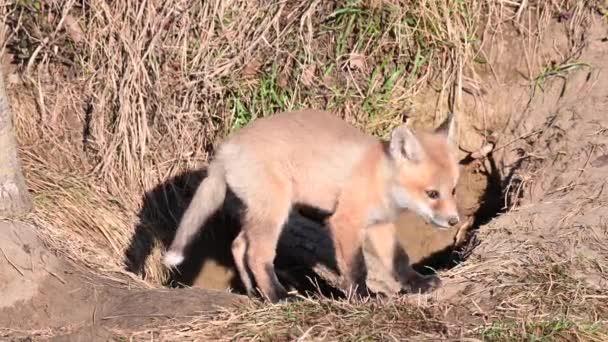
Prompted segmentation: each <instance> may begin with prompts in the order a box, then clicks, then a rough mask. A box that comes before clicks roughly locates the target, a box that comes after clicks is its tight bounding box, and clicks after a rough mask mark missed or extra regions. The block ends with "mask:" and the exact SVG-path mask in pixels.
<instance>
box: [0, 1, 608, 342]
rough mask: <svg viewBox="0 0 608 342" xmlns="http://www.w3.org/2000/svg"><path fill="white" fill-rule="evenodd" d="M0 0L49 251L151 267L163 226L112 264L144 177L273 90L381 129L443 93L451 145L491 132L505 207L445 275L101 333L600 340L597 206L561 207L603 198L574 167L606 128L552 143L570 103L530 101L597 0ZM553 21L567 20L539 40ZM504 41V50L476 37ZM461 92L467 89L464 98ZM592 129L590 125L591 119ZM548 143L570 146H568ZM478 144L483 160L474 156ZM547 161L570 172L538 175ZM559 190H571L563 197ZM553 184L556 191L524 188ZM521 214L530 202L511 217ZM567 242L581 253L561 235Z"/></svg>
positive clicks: (178, 164) (602, 231) (269, 102)
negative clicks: (350, 295)
mask: <svg viewBox="0 0 608 342" xmlns="http://www.w3.org/2000/svg"><path fill="white" fill-rule="evenodd" d="M602 6H603V7H602ZM0 8H1V11H2V13H1V15H2V17H3V18H4V22H6V23H7V24H8V25H7V27H6V28H4V29H5V30H4V31H3V33H2V45H1V46H2V47H3V49H4V52H8V53H10V55H11V56H12V57H13V60H12V62H13V65H12V66H11V70H12V71H13V73H12V74H11V75H10V76H9V77H8V80H9V82H8V84H7V87H8V88H9V89H8V91H9V93H10V94H9V95H10V97H11V101H12V105H13V109H14V111H15V114H16V117H15V124H16V128H17V131H18V138H19V141H20V144H21V146H22V157H23V162H24V167H25V174H26V178H27V181H28V185H29V187H30V189H31V190H32V192H33V193H34V201H35V207H36V213H35V215H33V216H31V217H29V219H31V220H33V221H35V222H36V224H37V226H38V227H40V233H41V235H42V236H43V237H44V239H45V241H46V242H47V243H49V244H50V246H52V247H53V249H54V250H56V251H58V252H60V253H61V254H64V255H66V256H68V257H69V258H71V259H72V260H74V261H77V262H78V263H82V264H84V265H86V266H88V267H89V268H90V269H91V270H92V271H93V272H95V273H97V274H99V275H102V276H103V277H107V278H112V279H115V280H119V281H120V282H122V283H123V284H128V285H129V286H131V287H158V286H160V285H161V284H163V283H164V282H165V281H166V280H167V273H166V270H164V269H163V268H162V267H160V265H159V261H158V260H159V255H160V252H161V248H160V246H161V244H162V243H161V241H150V243H151V244H154V245H155V248H153V249H152V253H153V255H152V257H150V258H148V261H147V263H146V264H145V272H144V274H145V279H143V280H141V279H138V278H137V277H136V276H135V275H133V274H131V273H129V272H126V271H125V265H124V254H125V250H126V249H127V247H128V246H129V243H130V240H131V236H132V235H133V232H134V227H136V226H137V223H138V222H137V221H138V217H137V214H138V212H139V211H140V210H141V206H142V200H141V199H142V194H144V193H145V192H147V191H150V190H152V189H153V188H154V187H155V186H157V185H158V184H159V183H162V182H163V181H164V180H166V179H168V178H171V177H173V176H175V175H178V174H180V173H181V172H183V171H184V170H188V169H190V168H193V167H198V166H200V164H201V163H202V162H204V161H205V160H206V159H207V158H208V157H209V155H210V153H211V152H212V149H213V143H214V142H215V141H216V140H217V139H219V138H220V137H222V136H223V135H225V134H227V133H228V132H230V131H231V130H233V129H236V128H238V127H241V126H242V125H244V124H246V123H247V122H249V121H250V120H253V119H255V118H256V117H260V116H264V115H270V114H272V113H274V112H277V111H282V110H290V109H297V108H302V107H317V108H326V109H331V110H335V111H336V112H337V113H338V114H339V115H341V116H343V117H344V118H346V119H347V120H349V121H351V122H354V123H355V124H357V125H359V126H361V127H363V128H365V129H366V130H368V131H370V132H373V133H375V134H378V135H383V134H385V133H386V132H387V130H388V129H389V128H390V127H392V125H394V124H396V123H398V122H400V121H401V120H403V116H404V114H405V113H406V110H407V112H408V113H407V115H409V116H411V117H412V118H413V120H414V122H415V123H416V124H430V123H434V122H438V121H440V119H441V118H442V116H443V115H444V110H445V108H446V107H449V108H451V109H454V110H457V111H458V112H459V113H461V114H460V115H461V116H462V118H463V119H464V121H465V123H466V124H465V125H464V128H463V132H462V133H461V134H462V135H466V136H465V137H464V139H465V140H464V142H463V146H462V147H463V149H464V150H466V151H468V152H476V151H478V149H483V146H484V143H487V142H488V141H490V142H491V143H492V144H495V150H496V153H495V155H494V156H492V157H493V158H494V159H497V160H498V161H497V164H498V165H497V168H498V169H499V175H498V177H499V178H500V179H499V181H501V182H504V184H501V185H502V186H504V188H505V189H506V190H507V195H506V196H505V199H506V201H507V202H506V203H505V206H506V207H507V208H508V209H511V210H518V212H517V215H513V216H509V215H505V216H502V217H500V218H499V219H498V220H496V221H495V222H493V223H492V224H491V225H486V226H483V227H482V229H481V230H480V233H479V235H478V239H477V240H472V241H471V248H469V249H468V250H466V251H465V252H466V254H467V256H469V258H468V259H467V261H466V262H465V263H463V264H460V265H459V266H458V267H456V268H454V269H451V270H446V271H444V272H442V277H444V278H445V279H447V284H446V290H445V291H447V292H450V291H451V293H439V294H437V296H431V297H409V298H408V297H403V298H393V299H376V300H370V301H367V302H365V303H356V302H351V301H336V300H330V299H324V298H312V299H303V300H301V301H298V302H295V303H288V304H281V305H276V306H268V305H264V304H261V303H257V302H254V303H250V304H247V305H245V306H242V307H239V308H237V309H233V310H232V309H231V310H225V311H222V312H220V313H215V314H208V313H201V315H200V316H196V317H191V318H190V319H189V320H186V322H184V321H181V322H173V321H169V322H167V323H165V324H161V325H160V326H156V327H153V328H146V327H141V329H135V330H138V331H135V332H134V331H133V329H129V330H128V331H126V330H125V331H121V330H116V329H115V330H114V331H113V333H115V334H118V335H120V336H124V337H132V338H134V339H136V340H139V339H142V340H143V339H150V338H151V337H159V336H160V337H161V338H162V339H163V340H172V339H173V340H184V339H238V338H240V339H247V340H249V339H253V340H269V339H272V340H276V339H279V340H293V339H297V338H301V339H304V340H306V339H308V340H310V339H321V340H350V339H359V338H366V339H373V340H377V339H382V340H384V339H387V340H390V339H406V338H412V337H416V338H418V339H429V340H433V339H437V338H447V337H455V338H458V337H461V338H462V337H467V338H481V339H484V340H500V341H502V340H522V339H523V340H543V339H544V340H553V339H562V340H597V341H601V340H605V339H606V338H608V336H607V330H606V319H605V317H606V316H607V314H608V313H607V312H606V311H607V309H606V305H605V303H604V302H605V301H606V299H608V294H607V293H606V291H605V288H606V284H607V275H606V268H605V267H607V266H606V265H608V255H607V253H606V249H605V247H604V246H603V245H602V241H605V237H606V235H607V234H608V232H607V230H606V222H605V221H602V219H601V217H602V216H601V215H598V217H600V219H599V221H598V222H582V223H581V222H578V221H577V220H580V219H581V217H584V216H585V215H586V214H585V213H587V212H588V211H589V212H591V211H592V210H597V208H598V206H601V205H603V204H604V203H605V202H603V201H604V200H605V196H604V195H602V193H601V192H600V193H599V194H597V191H595V192H594V191H592V189H593V188H594V186H598V185H599V184H600V181H599V180H597V181H596V182H595V183H592V182H582V181H581V180H580V177H581V176H582V174H579V172H580V171H579V169H583V170H585V168H588V167H589V163H591V162H593V161H594V160H595V158H597V156H598V155H601V154H602V153H605V151H604V150H605V147H602V146H603V145H602V144H601V143H597V146H596V145H594V146H596V147H594V148H593V150H589V149H584V148H589V147H588V146H585V147H584V148H583V147H581V149H576V148H572V146H573V144H574V143H575V142H574V141H571V142H570V144H565V145H564V140H563V136H566V135H567V134H566V132H567V129H568V128H563V127H565V126H564V125H566V122H571V121H572V120H570V121H568V120H566V119H563V118H561V119H560V120H566V121H559V120H558V121H555V120H553V119H551V118H552V117H553V116H552V115H553V114H554V113H555V112H558V108H561V106H563V107H565V108H567V109H565V110H564V111H565V112H567V111H568V110H573V111H574V109H572V108H577V106H579V105H580V104H577V103H574V100H572V101H571V102H572V103H569V104H568V103H566V104H564V103H560V104H559V106H558V105H555V106H553V107H552V106H549V105H547V104H546V103H543V102H542V100H538V98H551V97H550V95H546V94H547V93H549V94H552V95H551V96H553V95H555V94H557V95H555V96H554V98H561V97H564V96H565V95H564V94H566V93H567V92H568V91H570V92H572V91H574V90H571V87H572V84H589V82H586V83H585V82H583V81H582V80H579V81H578V82H579V83H576V82H574V83H569V82H573V81H568V80H570V78H569V77H567V76H568V73H576V72H577V71H581V70H588V69H592V67H593V65H592V64H588V63H587V61H581V60H579V58H580V56H581V53H582V51H583V49H584V48H585V47H587V46H588V42H587V40H588V39H590V38H589V35H590V34H589V33H588V32H587V31H586V30H587V28H588V27H589V26H590V25H591V21H592V18H595V19H593V20H596V21H598V22H599V21H602V20H604V21H605V20H606V7H605V4H602V3H601V2H599V1H598V2H593V1H565V0H564V1H495V2H481V1H467V2H458V1H422V2H413V1H339V2H322V1H310V2H297V1H277V2H264V1H236V0H234V1H219V0H217V1H204V2H194V3H189V2H184V1H179V0H171V1H165V2H159V1H140V2H128V1H126V2H111V3H110V2H106V1H98V0H89V1H83V2H76V1H73V0H55V1H47V2H43V1H38V0H19V1H9V2H7V3H5V4H4V5H2V7H0ZM602 16H603V17H602ZM598 18H599V19H598ZM556 22H557V23H556ZM556 27H559V28H560V30H562V31H563V33H560V34H562V35H563V37H562V36H559V38H556V39H554V40H553V41H552V39H545V37H546V36H547V35H549V34H550V33H551V29H555V28H556ZM513 32H518V34H519V35H515V36H513V35H514V33H513ZM594 37H595V36H594ZM504 42H507V43H504ZM501 44H511V45H508V46H510V47H517V50H516V51H518V52H517V53H516V52H512V53H511V54H505V55H504V56H502V55H500V54H501V52H500V51H502V53H504V49H503V50H496V49H495V48H494V47H495V46H498V45H501ZM497 51H498V52H497ZM587 57H589V56H587ZM501 61H502V62H501ZM5 62H6V61H5ZM5 64H6V63H5ZM511 64H513V65H515V64H517V65H519V66H522V65H523V66H524V67H523V68H520V69H517V70H515V68H514V67H512V66H510V65H511ZM522 70H523V71H522ZM517 72H519V73H524V77H523V79H527V80H526V81H525V82H524V83H525V84H524V85H522V84H520V83H521V79H522V78H521V77H520V75H517V76H513V75H515V74H517ZM594 75H595V74H594ZM593 77H599V76H597V75H596V76H593ZM514 79H517V81H514ZM487 80H491V81H490V82H484V81H487ZM555 80H558V81H560V80H563V83H562V84H561V85H556V83H555V82H553V81H555ZM518 82H519V83H518ZM488 83H495V84H494V85H488ZM501 87H502V88H501ZM497 89H500V90H497ZM521 89H525V91H522V90H521ZM578 89H579V90H580V89H582V88H578ZM589 89H590V88H589ZM589 89H588V90H589ZM497 91H498V92H503V93H506V94H513V95H515V94H525V95H524V96H523V97H524V98H525V99H524V103H523V104H521V105H519V104H517V105H516V104H515V102H516V101H515V100H514V99H512V98H510V97H508V96H494V97H492V98H493V99H494V101H489V100H488V99H486V98H484V94H488V93H493V92H497ZM531 94H532V96H530V95H531ZM469 95H470V97H471V98H473V100H472V101H466V100H463V97H466V96H469ZM566 97H567V96H566ZM571 97H572V98H577V96H574V95H571ZM530 98H531V100H530V101H526V100H527V99H530ZM425 99H431V101H429V102H428V103H423V101H424V100H425ZM535 101H536V102H535ZM573 103H574V104H573ZM508 106H513V107H516V108H513V109H509V110H506V109H504V108H507V107H508ZM542 106H547V107H548V108H549V107H550V109H547V111H550V110H553V111H554V113H553V114H551V113H547V112H546V111H544V110H539V108H540V107H542ZM489 107H491V108H489ZM496 108H503V109H502V111H501V110H500V109H496ZM589 110H590V109H589ZM564 111H562V113H563V112H564ZM531 113H532V114H535V115H538V116H537V117H536V119H534V118H530V114H531ZM539 113H540V114H539ZM511 114H518V115H519V116H518V115H511ZM507 115H508V116H507ZM579 115H581V116H584V115H582V114H580V113H579ZM566 116H567V115H566ZM573 116H574V115H573ZM585 120H586V119H585ZM589 120H591V121H592V119H589ZM589 120H587V121H589ZM587 121H585V122H587ZM556 122H557V123H556ZM589 125H591V124H589ZM569 127H570V126H569ZM572 127H573V126H572ZM572 127H570V129H573V128H572ZM587 128H588V129H589V130H591V129H592V128H590V127H587ZM593 130H594V132H600V133H598V134H597V135H596V136H594V137H596V138H598V139H599V138H600V137H602V136H604V135H605V132H606V130H605V128H604V126H601V125H600V126H598V127H595V128H593ZM584 132H588V130H587V131H584ZM464 133H466V134H464ZM496 136H498V137H499V139H498V141H495V139H496ZM589 139H591V138H589ZM594 139H595V138H594ZM598 146H599V147H598ZM479 151H481V150H479ZM547 151H549V152H547ZM564 155H568V156H569V155H576V156H580V158H582V160H581V161H580V164H576V162H575V160H574V159H576V158H572V161H570V162H568V163H565V162H564V161H563V158H565V157H564ZM480 157H483V156H480ZM580 158H579V159H580ZM576 160H578V159H576ZM488 162H489V161H488V160H487V158H481V161H480V162H479V164H480V166H479V168H480V171H479V172H482V173H483V172H486V171H487V169H488V167H487V164H488ZM555 167H559V169H555ZM573 170H574V171H573ZM510 171H513V172H510ZM562 171H568V172H570V173H569V174H568V176H564V177H563V178H559V179H558V177H549V175H551V174H553V173H556V172H562ZM585 176H587V175H585ZM568 177H569V178H568ZM566 180H567V181H566ZM539 184H542V185H543V186H539ZM574 189H576V190H577V191H582V192H584V193H585V194H584V195H581V196H580V197H572V196H573V195H572V194H573V191H574ZM580 189H582V190H580ZM602 189H603V185H602ZM167 191H173V190H171V189H168V190H167ZM568 194H570V198H572V199H571V200H568V201H567V203H564V204H563V206H560V207H559V210H556V209H554V205H553V204H547V206H548V208H551V210H553V211H542V210H540V209H539V208H543V207H538V206H533V205H536V204H538V202H539V200H538V199H539V198H543V199H545V200H547V198H549V199H548V201H556V202H559V201H561V200H563V198H568ZM594 196H595V197H594ZM488 201H489V200H488ZM522 205H523V207H522ZM527 206H529V207H527ZM573 208H575V209H573ZM498 209H503V206H502V205H500V206H499V208H498ZM546 209H547V208H546ZM547 210H548V209H547ZM164 214H165V213H159V215H161V216H162V215H164ZM558 214H560V215H558ZM561 214H563V215H561ZM518 215H519V216H518ZM535 215H537V217H538V216H540V217H546V218H547V220H545V221H523V222H519V221H518V217H523V218H533V217H534V216H535ZM547 216H550V217H551V218H552V219H553V218H554V220H549V219H548V218H549V217H547ZM159 220H170V218H167V217H160V218H159ZM522 220H523V219H522ZM530 220H532V219H530ZM577 222H578V223H577ZM532 227H534V229H532ZM555 227H558V228H555ZM142 229H146V227H145V226H144V227H143V228H142ZM573 229H575V232H572V230H573ZM532 233H533V234H532ZM530 234H532V235H533V236H530ZM564 241H567V242H568V243H564ZM473 246H475V247H476V248H475V249H473V248H472V247H473ZM580 246H583V248H582V250H584V251H585V252H584V253H582V254H585V253H587V254H588V255H583V256H580V255H578V254H581V253H579V252H578V251H580V250H581V249H580V248H581V247H580ZM573 251H576V252H573ZM515 255H517V257H515ZM566 255H567V257H565V256H566ZM125 276H126V277H125ZM590 279H591V280H590ZM442 298H444V299H446V298H447V299H449V300H442ZM412 301H415V302H414V303H412Z"/></svg>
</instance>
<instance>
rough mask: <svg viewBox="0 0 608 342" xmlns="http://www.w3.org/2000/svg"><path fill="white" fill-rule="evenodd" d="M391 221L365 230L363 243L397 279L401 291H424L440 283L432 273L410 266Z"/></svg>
mask: <svg viewBox="0 0 608 342" xmlns="http://www.w3.org/2000/svg"><path fill="white" fill-rule="evenodd" d="M395 229H396V227H395V225H394V224H392V223H383V224H377V225H374V226H371V227H369V228H368V229H367V230H366V235H365V239H366V240H365V243H367V244H368V246H369V247H370V248H369V250H370V251H371V252H372V253H373V254H375V256H376V257H377V258H378V259H379V261H380V263H381V264H382V265H383V266H384V270H385V271H386V272H390V274H391V276H392V277H393V278H394V279H395V280H397V281H399V283H400V284H401V288H402V290H403V291H405V292H408V293H424V292H428V291H431V290H433V289H435V288H437V287H439V286H440V285H441V281H440V279H439V278H438V277H436V276H434V275H428V276H425V275H422V274H420V273H418V272H416V270H414V269H413V268H412V266H411V265H410V260H409V257H408V255H407V253H406V251H405V250H404V249H403V247H402V246H401V244H400V243H399V240H398V239H397V234H396V231H395Z"/></svg>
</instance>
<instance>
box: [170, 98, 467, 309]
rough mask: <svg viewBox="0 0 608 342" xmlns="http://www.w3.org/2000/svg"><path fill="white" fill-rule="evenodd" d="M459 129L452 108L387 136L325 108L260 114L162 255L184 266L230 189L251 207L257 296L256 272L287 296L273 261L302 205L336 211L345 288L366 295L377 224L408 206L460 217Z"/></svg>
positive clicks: (228, 151) (232, 145)
mask: <svg viewBox="0 0 608 342" xmlns="http://www.w3.org/2000/svg"><path fill="white" fill-rule="evenodd" d="M455 127H456V125H455V120H453V119H452V114H449V115H448V119H447V120H446V121H445V122H444V123H443V124H442V125H441V126H440V127H439V128H437V129H436V130H435V131H433V132H430V131H420V132H413V131H412V130H411V129H410V128H409V127H408V126H407V125H406V124H402V125H401V126H398V127H397V128H395V129H394V130H393V131H392V133H391V138H390V141H389V142H383V141H381V140H379V139H377V138H375V137H373V136H371V135H368V134H365V133H363V132H362V131H360V130H358V129H357V128H355V127H354V126H352V125H350V124H348V123H346V122H345V121H343V120H341V119H340V118H338V117H337V116H336V115H334V114H332V113H329V112H324V111H317V110H300V111H295V112H284V113H279V114H275V115H272V116H269V117H264V118H261V119H258V120H255V121H254V122H252V123H251V124H249V125H247V126H245V127H243V128H241V129H240V130H239V131H237V132H235V133H234V134H232V135H231V136H229V137H228V138H227V139H226V140H225V141H224V142H223V143H222V144H221V146H220V147H219V148H218V149H217V151H216V153H215V156H214V158H213V160H212V162H211V163H210V165H209V167H208V176H207V178H205V180H204V181H203V182H202V183H201V185H200V186H199V187H198V189H197V190H196V192H195V194H194V197H193V198H192V202H191V204H190V206H189V207H188V208H187V210H186V211H185V213H184V216H183V218H182V220H181V222H180V224H179V227H178V229H177V232H176V236H175V238H174V240H173V242H172V244H171V246H170V247H169V249H168V251H167V253H166V254H165V256H164V259H163V262H164V264H165V265H167V266H169V267H175V266H177V265H179V264H180V263H181V262H182V261H183V260H184V250H185V249H186V247H187V246H188V243H189V242H190V241H191V240H192V239H193V238H194V236H195V235H196V234H197V233H198V231H199V230H200V229H201V227H202V225H203V224H204V223H205V221H206V220H207V219H208V218H209V217H210V216H211V215H212V214H213V213H214V212H215V211H217V210H218V209H219V208H220V206H221V205H222V203H223V201H224V198H225V196H226V191H227V187H230V189H231V190H232V191H233V192H234V194H235V195H236V196H237V197H238V198H239V199H240V200H241V201H242V202H243V203H244V205H245V208H246V210H245V213H244V217H243V227H242V230H241V232H240V233H239V235H238V236H237V237H236V238H235V240H234V242H233V243H232V254H233V257H234V261H235V264H236V267H237V270H238V273H239V276H240V278H241V280H242V282H243V285H244V286H245V288H246V290H247V293H248V295H250V296H253V295H254V287H253V282H252V279H251V278H250V276H249V273H248V269H249V270H250V271H251V274H252V275H253V278H254V280H255V282H256V283H257V288H258V289H259V291H260V292H261V294H262V295H263V296H264V297H266V298H267V299H268V300H269V301H270V302H277V301H278V300H281V299H283V298H285V297H286V296H287V292H286V290H285V288H284V287H283V286H282V285H281V283H280V282H279V280H278V278H277V276H276V274H275V271H274V265H273V264H274V259H275V255H276V248H277V244H278V239H279V235H280V233H281V231H282V228H283V225H284V223H285V222H286V220H287V218H288V215H289V212H290V210H291V209H292V206H293V205H296V204H302V205H307V206H310V207H315V208H318V209H321V210H324V211H327V212H330V213H331V216H330V217H329V218H328V220H327V225H328V228H329V230H330V232H331V236H332V239H333V242H334V247H335V255H336V261H337V266H338V269H339V272H340V275H341V279H342V286H343V288H344V289H349V288H352V287H354V288H355V289H356V291H357V293H360V294H362V293H364V291H365V289H366V287H365V280H364V279H362V278H361V274H360V272H359V263H360V262H362V252H361V247H362V242H363V239H364V238H365V236H366V235H365V234H366V232H367V231H368V230H373V229H374V226H378V225H386V224H390V223H391V222H393V221H394V220H395V219H396V218H397V216H398V214H399V213H400V212H401V211H404V210H412V211H414V212H416V213H417V214H419V215H420V216H421V217H423V218H424V219H425V220H426V221H427V222H430V223H433V224H434V225H436V226H439V227H444V228H447V227H450V226H454V225H456V224H458V222H459V215H458V212H457V209H456V202H455V199H454V192H455V187H456V183H457V182H458V178H459V168H458V162H457V160H456V149H455V142H454V136H455ZM389 243H393V242H392V241H390V242H389ZM391 253H392V252H391ZM389 254H390V253H389ZM385 259H387V260H388V259H390V257H388V256H387V257H385ZM387 262H390V261H387ZM387 266H389V268H390V269H392V268H393V267H392V265H387ZM411 272H414V271H413V270H411V268H408V269H407V270H406V272H405V273H407V274H408V275H411V274H412V273H411ZM418 276H420V275H418ZM420 277H422V276H420ZM406 278H408V277H406ZM409 278H411V277H409Z"/></svg>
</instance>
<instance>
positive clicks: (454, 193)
mask: <svg viewBox="0 0 608 342" xmlns="http://www.w3.org/2000/svg"><path fill="white" fill-rule="evenodd" d="M454 195H456V188H454V189H452V196H454Z"/></svg>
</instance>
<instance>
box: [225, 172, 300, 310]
mask: <svg viewBox="0 0 608 342" xmlns="http://www.w3.org/2000/svg"><path fill="white" fill-rule="evenodd" d="M268 180H269V181H267V182H260V184H264V188H260V189H256V190H260V191H256V192H255V196H243V198H247V199H250V200H247V201H245V204H246V206H247V209H246V211H245V217H244V220H243V227H242V231H243V233H242V234H244V240H245V244H246V248H245V258H244V259H245V262H246V264H247V266H248V267H249V270H251V273H252V275H253V278H254V279H255V282H256V284H257V287H258V289H259V290H260V292H261V294H262V296H264V297H266V298H267V299H268V300H269V301H270V302H273V303H274V302H277V301H279V300H281V299H284V298H285V297H287V291H286V290H285V288H284V287H283V285H281V283H280V282H279V280H278V277H277V275H276V273H275V270H274V259H275V257H276V249H277V245H278V241H279V237H280V235H281V231H282V229H283V225H284V224H285V222H286V221H287V219H288V217H289V211H290V210H291V197H290V187H289V183H288V182H287V181H282V180H281V179H279V178H274V179H268ZM237 252H241V253H242V251H238V248H237ZM244 268H245V267H242V269H243V271H245V270H244Z"/></svg>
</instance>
